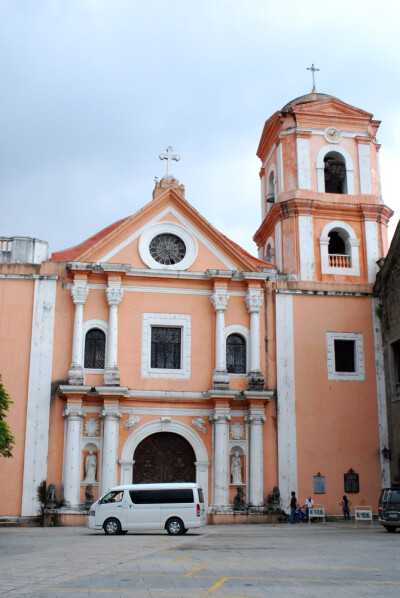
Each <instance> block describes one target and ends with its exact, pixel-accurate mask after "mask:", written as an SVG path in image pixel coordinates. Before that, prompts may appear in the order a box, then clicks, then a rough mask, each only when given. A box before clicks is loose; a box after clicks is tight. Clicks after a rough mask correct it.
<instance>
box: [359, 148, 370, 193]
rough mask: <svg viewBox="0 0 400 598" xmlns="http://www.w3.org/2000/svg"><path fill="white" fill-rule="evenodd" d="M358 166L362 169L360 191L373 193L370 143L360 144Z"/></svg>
mask: <svg viewBox="0 0 400 598" xmlns="http://www.w3.org/2000/svg"><path fill="white" fill-rule="evenodd" d="M358 167H359V171H360V193H368V194H369V193H372V178H371V150H370V145H369V143H368V144H365V143H359V144H358Z"/></svg>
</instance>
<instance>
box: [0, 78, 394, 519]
mask: <svg viewBox="0 0 400 598" xmlns="http://www.w3.org/2000/svg"><path fill="white" fill-rule="evenodd" d="M379 124H380V123H379V121H376V120H374V119H373V115H372V114H370V113H369V112H366V111H365V110H363V109H360V108H355V107H354V106H351V105H349V104H346V103H345V102H343V101H341V100H339V99H337V98H335V97H332V96H330V95H326V94H323V93H317V92H316V91H315V89H314V90H313V92H312V93H310V94H308V95H305V96H302V97H299V98H297V99H295V100H293V101H291V102H289V103H288V104H286V105H285V106H284V107H283V108H282V109H281V110H278V111H277V112H276V113H275V114H273V115H272V116H271V117H270V118H269V119H268V120H267V121H266V123H265V125H264V128H263V131H262V134H261V139H260V142H259V145H258V149H257V155H258V157H259V158H260V163H261V169H260V181H261V221H260V227H259V229H258V230H257V231H256V232H255V235H254V240H255V242H256V244H257V247H258V258H255V257H253V256H251V255H250V254H249V253H247V252H246V251H244V250H243V249H242V248H241V247H239V246H238V245H237V244H236V243H234V242H233V241H231V240H230V239H228V238H227V237H226V236H224V235H223V234H221V233H220V232H219V231H218V230H216V229H215V228H213V227H212V226H211V225H210V224H209V222H207V220H206V219H205V218H204V217H203V216H202V215H201V214H199V213H198V212H197V211H196V210H195V209H194V208H193V207H192V206H191V205H190V202H189V201H188V199H190V190H189V193H188V195H189V198H187V197H186V196H185V188H184V186H183V185H182V184H180V183H179V181H178V180H176V178H175V177H174V176H172V175H171V174H167V176H165V177H164V178H163V179H161V181H160V182H157V183H156V184H155V188H154V190H153V195H152V198H149V199H150V201H149V202H148V203H146V205H144V207H143V208H142V209H141V210H139V211H138V212H137V213H136V214H133V215H132V216H128V217H127V218H124V219H122V220H120V221H118V222H115V223H114V224H110V226H108V227H107V228H105V229H104V230H102V231H100V232H99V233H97V234H96V235H94V236H93V237H91V238H89V239H87V240H85V241H83V242H82V243H81V244H80V245H77V246H76V247H72V248H70V249H65V250H63V251H57V252H55V253H53V254H52V255H51V257H49V255H48V246H47V243H45V242H44V241H40V240H38V239H30V238H21V237H10V238H4V237H3V238H2V239H1V258H0V261H1V264H0V286H1V291H0V310H1V311H0V313H1V319H0V336H1V340H2V342H1V344H0V372H1V374H2V378H3V384H4V386H5V388H6V389H7V391H8V393H9V394H10V396H11V397H12V399H13V401H14V405H13V406H12V409H11V411H10V414H9V417H8V422H9V424H10V426H11V428H12V430H13V433H14V435H15V438H16V445H15V448H14V451H13V458H11V459H6V458H1V460H0V467H1V480H2V482H1V486H0V515H1V516H3V517H10V518H11V517H21V518H32V517H37V516H38V515H39V514H40V513H41V512H42V510H43V500H44V498H43V497H44V496H45V495H46V492H47V495H48V500H50V502H52V503H53V504H52V506H53V507H55V511H56V512H57V513H58V517H59V522H60V523H62V524H73V523H82V522H83V521H84V513H85V511H84V508H85V501H86V504H87V503H88V502H90V500H93V498H94V499H96V498H97V497H98V496H99V495H100V494H101V493H104V492H105V491H106V490H107V489H108V488H110V487H112V486H114V485H116V484H126V483H132V482H134V483H143V482H189V481H190V482H192V481H196V482H197V483H198V484H199V485H200V486H201V487H202V488H203V489H204V491H205V496H206V502H207V508H208V513H209V517H208V520H209V523H213V522H214V523H215V522H228V521H229V522H231V521H234V520H237V517H236V518H235V515H234V511H233V503H234V497H235V495H236V493H237V488H238V487H241V489H242V490H243V492H244V495H245V501H246V503H247V504H248V506H249V513H250V514H253V515H252V517H253V519H256V520H257V516H258V515H259V516H260V519H259V520H260V521H261V520H262V519H261V515H260V514H261V513H262V512H263V510H264V506H265V501H266V497H267V496H268V495H270V494H271V493H272V491H273V488H274V487H278V488H279V491H280V504H281V506H282V508H284V509H286V508H287V505H288V504H289V497H290V492H291V491H292V490H295V491H296V493H297V494H298V496H299V498H300V501H301V502H303V501H304V499H305V498H306V497H307V496H308V495H312V496H313V497H314V499H315V503H319V504H322V505H324V506H325V511H326V514H328V515H329V514H330V515H335V514H337V515H338V514H340V513H341V507H340V506H339V502H340V500H341V498H342V496H343V494H348V496H349V498H350V500H351V501H352V502H353V505H372V506H373V510H374V512H376V509H377V506H376V505H377V499H378V497H379V492H380V489H381V487H382V485H384V486H386V485H389V467H388V466H389V463H388V459H387V458H385V456H384V453H385V451H384V450H383V449H384V447H385V446H386V445H387V415H386V406H385V405H386V402H385V379H384V374H383V368H382V346H381V344H382V343H381V331H380V319H379V317H378V316H379V310H378V309H377V306H378V303H377V302H378V299H376V298H374V297H373V294H372V289H373V284H374V281H375V277H376V273H377V271H378V266H377V261H378V260H379V259H380V258H381V257H382V256H385V255H386V252H387V224H388V220H389V218H390V217H391V216H392V211H391V210H390V209H389V208H388V207H387V206H386V205H385V204H384V203H383V201H382V199H381V190H380V176H379V160H378V156H379V145H378V143H377V140H376V134H377V130H378V127H379ZM171 150H172V148H168V150H167V155H165V156H164V157H166V158H168V163H169V162H170V160H171V159H172V157H173V155H172V151H171ZM382 451H383V452H382ZM49 488H50V493H49Z"/></svg>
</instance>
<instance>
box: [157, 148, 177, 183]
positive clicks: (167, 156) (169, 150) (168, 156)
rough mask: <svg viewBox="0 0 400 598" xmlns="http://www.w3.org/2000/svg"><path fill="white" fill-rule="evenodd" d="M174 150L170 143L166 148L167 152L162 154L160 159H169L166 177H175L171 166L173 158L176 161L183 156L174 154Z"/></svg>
mask: <svg viewBox="0 0 400 598" xmlns="http://www.w3.org/2000/svg"><path fill="white" fill-rule="evenodd" d="M173 151H174V148H173V147H171V146H170V145H169V146H168V147H167V149H166V152H167V153H166V154H160V160H167V175H166V177H165V178H166V179H173V178H174V176H173V175H172V174H170V167H171V163H172V160H175V162H179V160H180V159H181V157H180V156H179V155H178V154H175V155H174V154H173V153H172V152H173Z"/></svg>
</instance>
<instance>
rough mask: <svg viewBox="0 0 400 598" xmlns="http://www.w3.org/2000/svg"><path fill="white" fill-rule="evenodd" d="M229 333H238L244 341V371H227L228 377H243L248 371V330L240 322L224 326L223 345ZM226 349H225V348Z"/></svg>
mask: <svg viewBox="0 0 400 598" xmlns="http://www.w3.org/2000/svg"><path fill="white" fill-rule="evenodd" d="M231 334H240V336H243V338H244V339H245V341H246V371H245V372H243V374H230V373H229V372H228V376H229V377H230V378H245V377H246V375H247V372H248V371H249V367H250V330H249V329H248V328H246V326H242V325H241V324H232V325H231V326H226V328H225V347H226V339H227V338H228V336H230V335H231ZM225 350H226V349H225Z"/></svg>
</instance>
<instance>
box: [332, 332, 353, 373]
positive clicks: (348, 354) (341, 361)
mask: <svg viewBox="0 0 400 598" xmlns="http://www.w3.org/2000/svg"><path fill="white" fill-rule="evenodd" d="M334 344H335V370H336V372H355V371H356V367H355V341H352V340H338V339H335V341H334Z"/></svg>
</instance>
